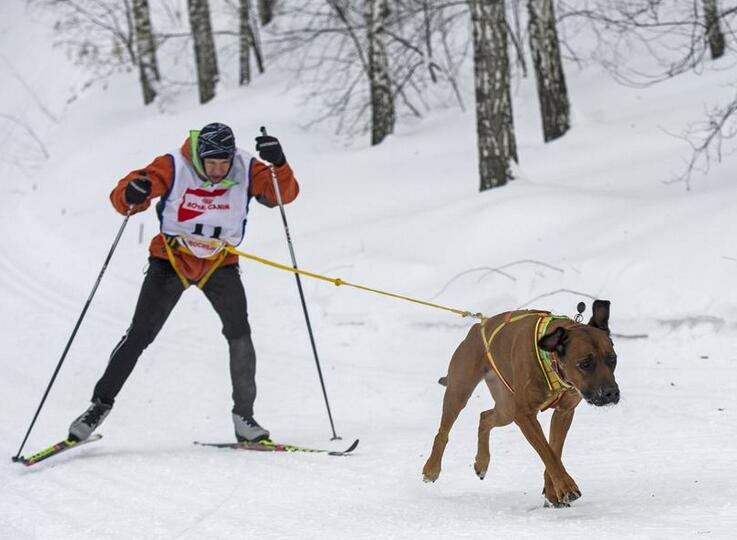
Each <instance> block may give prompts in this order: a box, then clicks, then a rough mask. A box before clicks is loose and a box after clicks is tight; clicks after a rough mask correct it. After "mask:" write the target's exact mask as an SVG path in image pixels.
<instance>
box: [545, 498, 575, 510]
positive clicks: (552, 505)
mask: <svg viewBox="0 0 737 540" xmlns="http://www.w3.org/2000/svg"><path fill="white" fill-rule="evenodd" d="M543 506H544V507H545V508H570V506H571V505H570V504H569V503H567V502H561V501H549V500H548V499H545V503H544V504H543Z"/></svg>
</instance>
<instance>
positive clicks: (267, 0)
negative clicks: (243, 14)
mask: <svg viewBox="0 0 737 540" xmlns="http://www.w3.org/2000/svg"><path fill="white" fill-rule="evenodd" d="M275 3H276V0H258V18H259V20H260V21H261V26H266V25H267V24H269V23H270V22H271V19H273V18H274V4H275Z"/></svg>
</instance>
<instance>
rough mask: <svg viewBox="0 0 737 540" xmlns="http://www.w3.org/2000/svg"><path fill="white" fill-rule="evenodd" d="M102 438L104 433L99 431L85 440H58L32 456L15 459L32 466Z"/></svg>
mask: <svg viewBox="0 0 737 540" xmlns="http://www.w3.org/2000/svg"><path fill="white" fill-rule="evenodd" d="M100 439H102V435H100V434H98V433H95V434H94V435H92V436H91V437H90V438H89V439H85V440H83V441H74V440H71V439H64V440H63V441H61V442H58V443H56V444H54V445H52V446H49V447H48V448H46V449H44V450H41V451H40V452H37V453H35V454H33V455H32V456H29V457H23V456H21V457H20V458H18V459H17V460H15V459H14V460H15V461H18V462H20V463H22V464H23V465H25V466H26V467H30V466H31V465H35V464H36V463H38V462H40V461H43V460H45V459H48V458H50V457H52V456H56V455H58V454H61V453H62V452H65V451H67V450H69V449H71V448H77V447H78V446H82V445H84V444H88V443H92V442H95V441H99V440H100Z"/></svg>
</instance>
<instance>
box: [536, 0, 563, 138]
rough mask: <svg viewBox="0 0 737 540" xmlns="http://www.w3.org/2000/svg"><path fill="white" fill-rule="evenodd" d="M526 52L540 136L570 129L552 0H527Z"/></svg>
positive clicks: (544, 136)
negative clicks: (534, 83)
mask: <svg viewBox="0 0 737 540" xmlns="http://www.w3.org/2000/svg"><path fill="white" fill-rule="evenodd" d="M527 9H528V15H529V19H528V27H529V35H530V52H531V53H532V60H533V64H534V65H535V78H536V80H537V95H538V101H539V102H540V114H541V116H542V124H543V138H544V140H545V142H549V141H552V140H555V139H557V138H558V137H561V136H563V134H564V133H565V132H566V131H568V130H569V129H570V126H571V122H570V105H569V103H568V90H567V89H566V80H565V75H564V74H563V64H562V62H561V58H560V45H559V44H558V33H557V31H556V28H555V14H554V12H553V0H528V2H527Z"/></svg>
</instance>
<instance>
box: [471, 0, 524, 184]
mask: <svg viewBox="0 0 737 540" xmlns="http://www.w3.org/2000/svg"><path fill="white" fill-rule="evenodd" d="M468 3H469V7H470V10H471V22H472V23H473V59H474V79H475V87H476V130H477V134H478V150H479V172H480V175H481V187H480V190H481V191H484V190H486V189H491V188H493V187H497V186H503V185H504V184H506V183H507V182H508V181H509V180H512V179H513V176H512V170H511V168H510V160H512V159H513V160H515V161H517V143H516V141H515V138H514V120H513V117H512V98H511V91H510V88H509V57H508V55H507V26H506V21H505V18H504V0H468Z"/></svg>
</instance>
